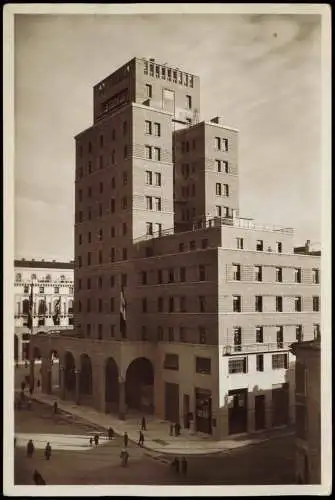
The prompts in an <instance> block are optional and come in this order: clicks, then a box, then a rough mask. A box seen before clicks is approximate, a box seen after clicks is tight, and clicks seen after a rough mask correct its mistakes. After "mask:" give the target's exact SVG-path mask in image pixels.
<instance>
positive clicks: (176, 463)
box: [174, 457, 179, 474]
mask: <svg viewBox="0 0 335 500" xmlns="http://www.w3.org/2000/svg"><path fill="white" fill-rule="evenodd" d="M174 467H175V469H176V473H177V474H179V459H178V458H177V457H176V458H175V459H174Z"/></svg>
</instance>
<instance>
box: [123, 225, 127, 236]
mask: <svg viewBox="0 0 335 500" xmlns="http://www.w3.org/2000/svg"><path fill="white" fill-rule="evenodd" d="M122 234H123V236H125V235H126V234H127V224H126V222H122Z"/></svg>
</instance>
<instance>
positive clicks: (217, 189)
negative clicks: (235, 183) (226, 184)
mask: <svg viewBox="0 0 335 500" xmlns="http://www.w3.org/2000/svg"><path fill="white" fill-rule="evenodd" d="M215 192H216V196H221V193H222V191H221V184H220V183H219V182H217V183H216V187H215Z"/></svg>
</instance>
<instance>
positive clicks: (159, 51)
mask: <svg viewBox="0 0 335 500" xmlns="http://www.w3.org/2000/svg"><path fill="white" fill-rule="evenodd" d="M320 52H321V49H320V17H319V16H312V15H274V16H271V15H252V16H250V15H244V16H243V15H217V14H216V15H208V16H204V15H128V16H120V15H119V16H116V15H108V16H95V15H84V16H81V15H75V16H73V15H60V16H56V15H43V16H42V15H17V16H16V20H15V217H16V224H15V256H16V257H18V258H21V257H25V258H36V259H37V258H44V259H48V258H50V259H65V260H69V259H72V258H73V224H74V170H75V156H74V151H75V148H74V146H75V143H74V139H73V137H74V136H75V135H76V134H77V133H78V132H80V131H81V130H83V129H86V128H88V127H89V126H90V125H91V124H92V116H93V101H92V96H93V91H92V87H93V85H94V84H96V83H97V82H98V81H99V80H101V79H103V78H104V77H106V76H107V75H109V74H110V73H112V72H113V71H114V70H116V69H117V68H118V67H119V66H121V65H122V64H124V63H125V62H126V61H128V60H130V59H131V58H133V57H135V56H136V57H148V58H149V57H154V58H155V59H156V60H157V62H161V63H168V64H170V65H171V66H176V67H179V68H182V69H184V70H185V71H188V72H190V73H193V74H196V75H199V76H200V82H201V118H202V119H210V118H212V117H213V116H217V115H220V116H223V117H224V119H225V123H226V125H228V126H231V127H235V128H238V129H239V131H240V136H239V174H240V215H241V216H246V217H253V218H255V219H256V220H257V221H259V222H265V223H274V224H280V225H284V226H292V227H295V229H296V243H297V244H300V243H301V244H303V243H304V241H305V240H306V239H310V240H311V241H312V242H319V241H320V225H321V223H320V200H321V187H320V186H321V160H320V106H321V75H320Z"/></svg>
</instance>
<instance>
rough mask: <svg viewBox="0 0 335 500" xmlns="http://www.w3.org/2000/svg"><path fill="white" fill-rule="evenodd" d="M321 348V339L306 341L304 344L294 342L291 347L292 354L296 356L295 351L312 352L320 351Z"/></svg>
mask: <svg viewBox="0 0 335 500" xmlns="http://www.w3.org/2000/svg"><path fill="white" fill-rule="evenodd" d="M320 348H321V339H320V337H319V338H316V339H314V340H307V341H305V342H295V343H294V344H292V345H291V349H292V352H293V354H296V353H297V351H300V350H309V349H310V350H313V351H320Z"/></svg>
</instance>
